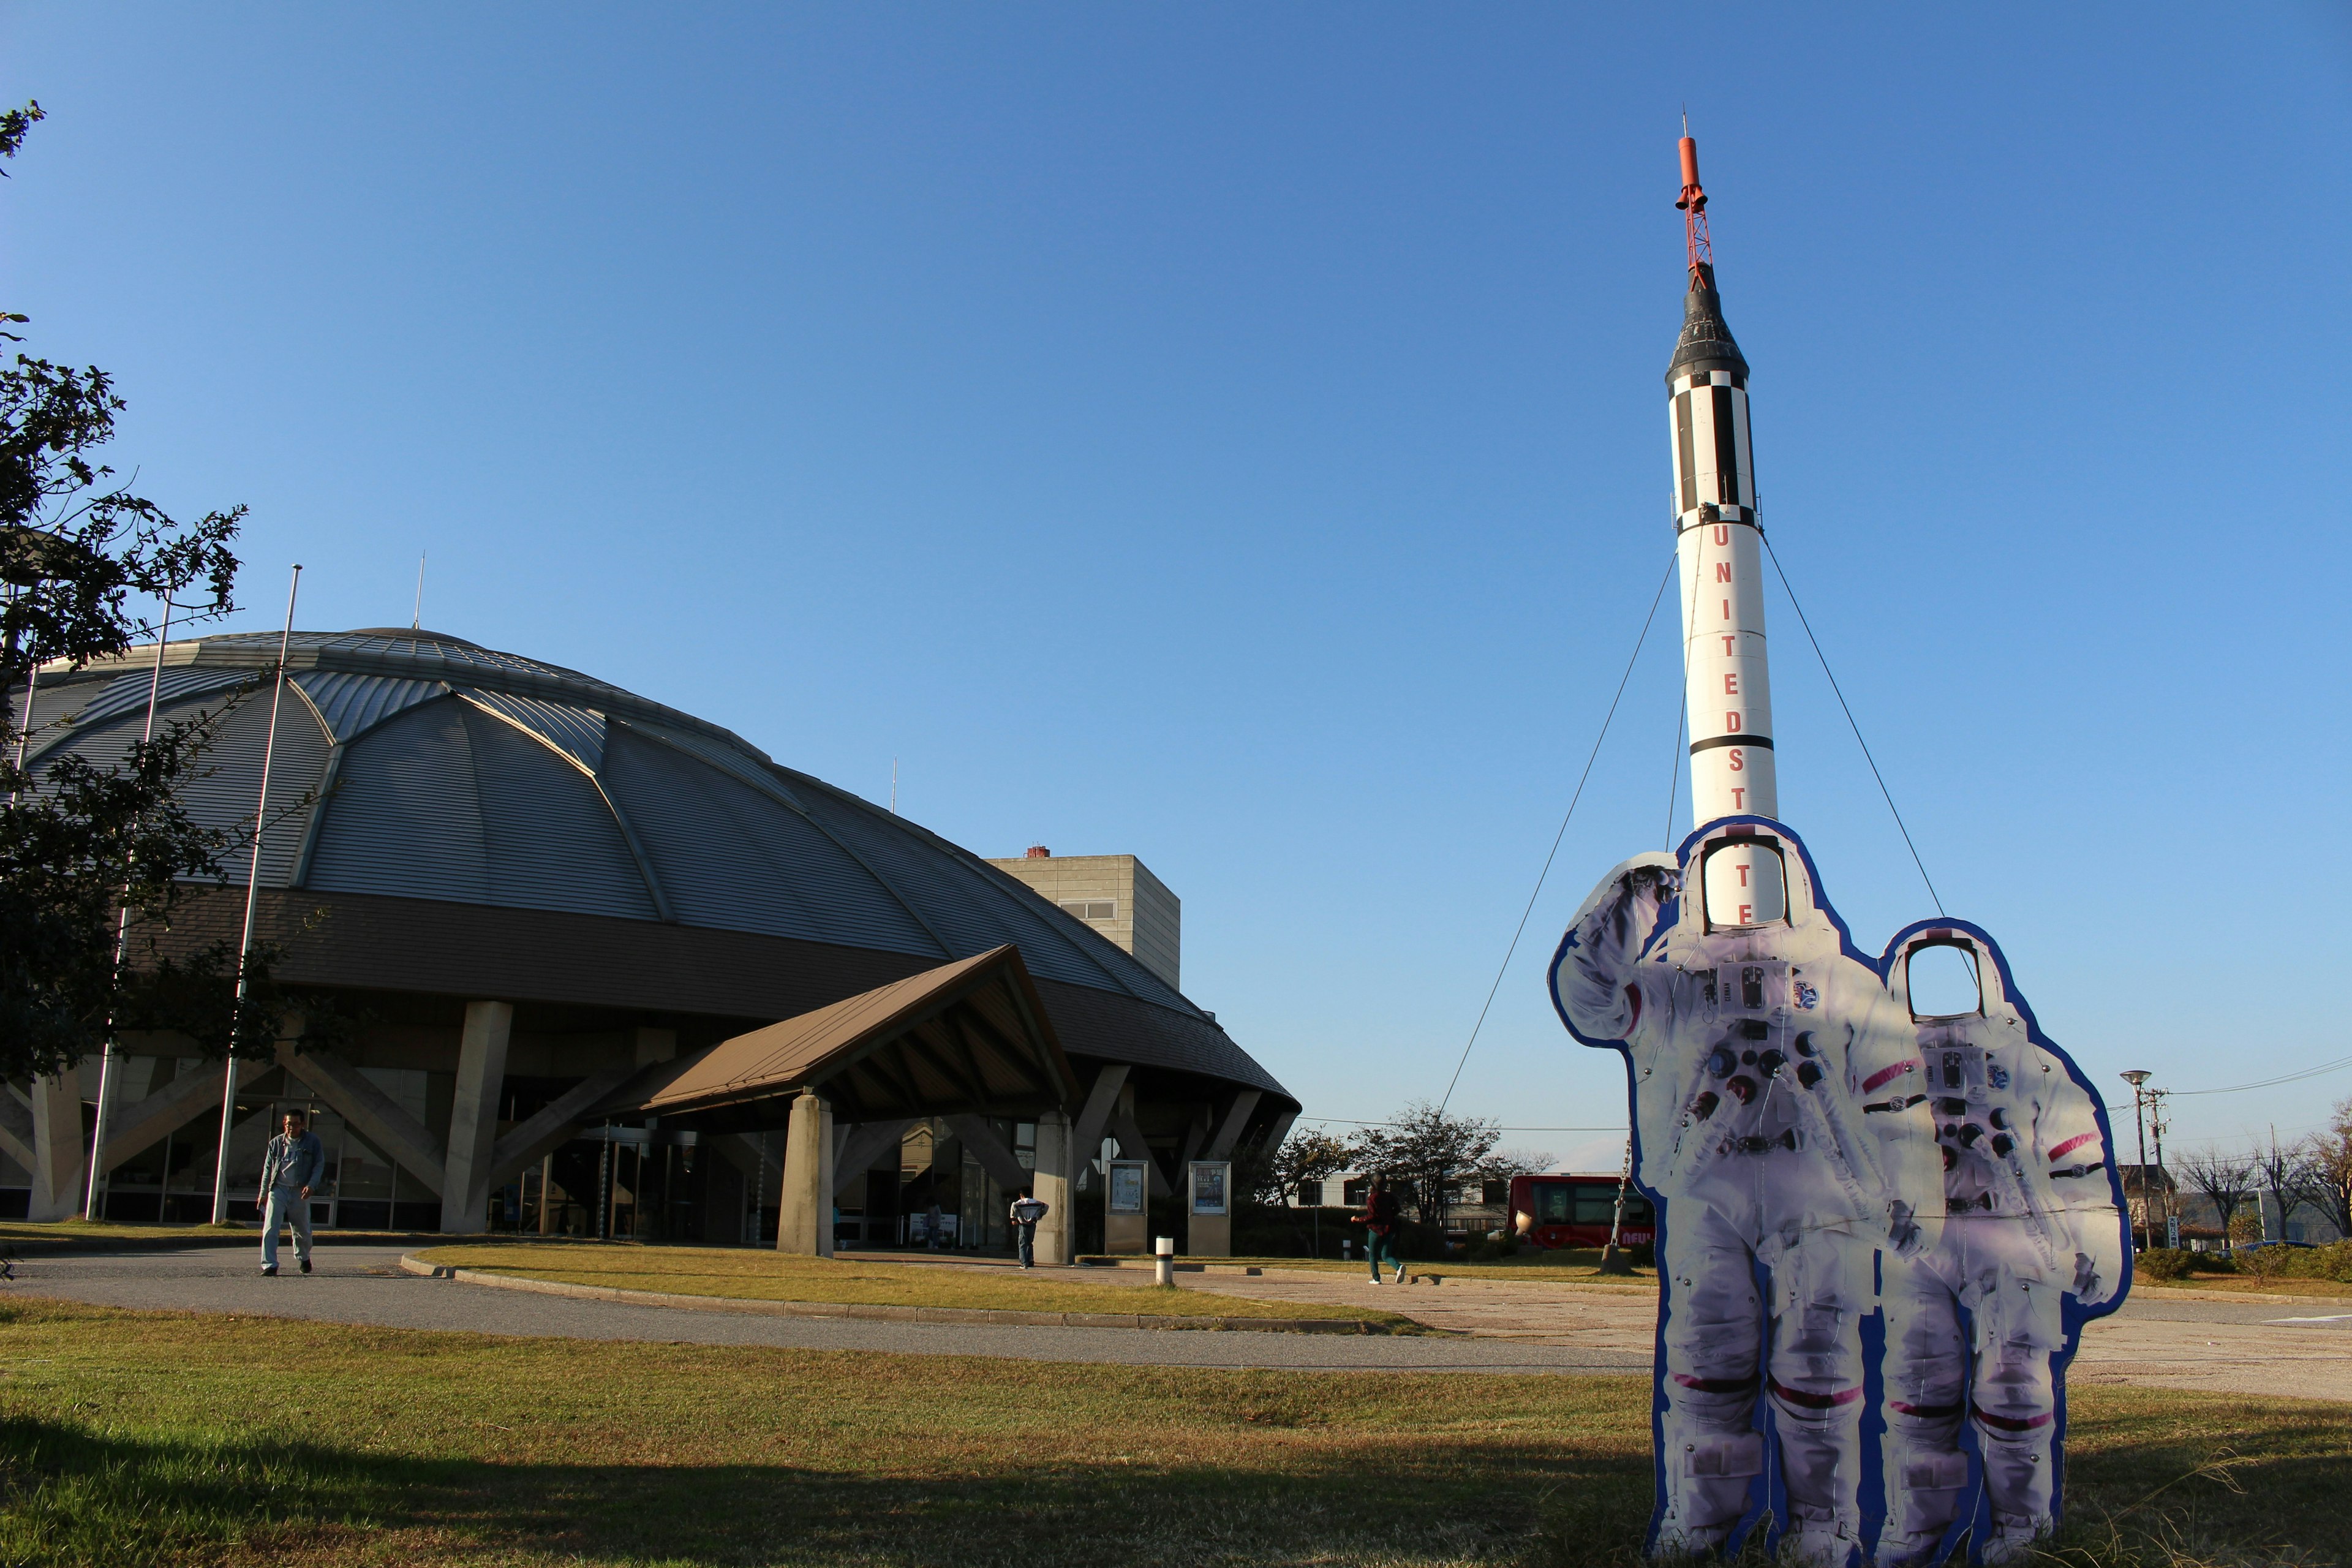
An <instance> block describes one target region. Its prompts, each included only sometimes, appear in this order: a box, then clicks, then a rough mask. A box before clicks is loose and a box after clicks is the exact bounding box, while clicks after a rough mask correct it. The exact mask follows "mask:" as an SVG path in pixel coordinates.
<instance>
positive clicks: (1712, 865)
mask: <svg viewBox="0 0 2352 1568" xmlns="http://www.w3.org/2000/svg"><path fill="white" fill-rule="evenodd" d="M1699 882H1700V885H1701V886H1702V887H1703V888H1704V889H1706V924H1707V929H1708V930H1709V931H1744V930H1752V929H1754V928H1755V927H1758V926H1767V925H1777V924H1779V923H1780V922H1781V921H1786V920H1787V919H1788V918H1789V873H1788V868H1787V866H1786V864H1785V863H1784V862H1783V861H1782V860H1781V858H1780V844H1779V843H1778V841H1776V840H1774V839H1771V838H1767V837H1758V836H1756V835H1753V834H1739V835H1736V836H1728V835H1727V836H1726V837H1722V838H1718V839H1717V840H1715V841H1714V842H1713V843H1711V844H1709V845H1707V846H1706V848H1705V849H1704V850H1703V851H1702V852H1701V853H1700V856H1699Z"/></svg>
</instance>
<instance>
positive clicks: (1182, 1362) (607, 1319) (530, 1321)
mask: <svg viewBox="0 0 2352 1568" xmlns="http://www.w3.org/2000/svg"><path fill="white" fill-rule="evenodd" d="M401 1250H402V1249H401V1248H398V1247H320V1248H319V1249H318V1252H317V1255H316V1258H317V1263H318V1268H319V1271H318V1272H317V1273H315V1274H313V1275H310V1277H308V1278H307V1279H306V1278H304V1277H303V1276H301V1275H299V1274H295V1273H293V1272H291V1271H290V1262H289V1272H287V1273H285V1274H281V1275H279V1276H278V1278H277V1279H262V1278H261V1277H260V1275H259V1274H258V1272H257V1268H256V1267H255V1265H254V1263H253V1262H252V1260H251V1259H250V1258H248V1257H247V1255H246V1254H245V1253H243V1252H242V1251H238V1252H229V1251H226V1250H224V1249H221V1248H216V1247H215V1248H204V1249H198V1250H190V1251H185V1252H140V1253H127V1252H126V1253H100V1252H85V1253H76V1254H72V1255H69V1256H53V1257H44V1258H32V1259H29V1260H25V1261H20V1262H18V1263H17V1265H16V1283H15V1284H13V1285H5V1286H0V1290H5V1291H9V1292H14V1293H18V1294H23V1295H42V1296H64V1297H69V1298H71V1299H73V1300H80V1301H95V1302H100V1303H102V1304H104V1305H108V1306H115V1307H137V1308H147V1309H154V1310H179V1311H204V1312H259V1313H270V1314H275V1315H278V1316H282V1317H289V1318H315V1319H320V1320H322V1321H329V1322H340V1323H372V1324H379V1325H382V1326H383V1327H386V1328H403V1329H451V1330H459V1331H469V1332H474V1333H489V1334H545V1335H554V1336H560V1337H564V1338H572V1339H593V1340H659V1341H666V1342H682V1343H688V1344H708V1345H780V1346H785V1347H788V1348H792V1349H795V1350H835V1351H888V1352H899V1353H905V1354H916V1355H990V1356H1008V1357H1013V1358H1017V1359H1021V1360H1028V1361H1065V1362H1114V1363H1128V1364H1131V1365H1140V1366H1211V1367H1289V1368H1307V1369H1323V1370H1331V1371H1350V1372H1486V1373H1496V1372H1518V1373H1640V1372H1646V1371H1648V1370H1649V1365H1650V1358H1649V1356H1648V1355H1647V1353H1643V1354H1639V1355H1633V1354H1628V1353H1625V1352H1609V1351H1598V1350H1582V1349H1579V1348H1577V1347H1574V1346H1563V1345H1543V1346H1535V1347H1529V1346H1526V1345H1522V1344H1517V1343H1512V1342H1504V1341H1482V1340H1461V1339H1433V1338H1432V1339H1394V1338H1389V1337H1386V1336H1366V1337H1361V1338H1359V1337H1356V1336H1352V1335H1349V1336H1342V1335H1334V1334H1261V1333H1217V1332H1213V1331H1190V1330H1188V1331H1164V1330H1156V1329H1045V1328H1019V1327H997V1326H995V1325H992V1324H985V1323H883V1322H868V1321H853V1320H845V1319H833V1318H763V1317H754V1316H751V1315H749V1314H743V1313H735V1312H710V1311H697V1310H692V1309H690V1308H678V1307H635V1306H624V1305H621V1304H619V1303H617V1302H611V1301H593V1300H574V1299H572V1298H570V1297H563V1296H541V1295H537V1294H534V1293H528V1292H524V1291H520V1290H500V1289H492V1288H489V1287H486V1286H479V1285H461V1284H457V1283H456V1282H454V1281H450V1280H446V1279H420V1278H418V1277H416V1276H415V1275H408V1274H403V1273H401V1272H400V1271H399V1268H398V1262H399V1258H400V1254H401ZM289 1259H290V1252H289Z"/></svg>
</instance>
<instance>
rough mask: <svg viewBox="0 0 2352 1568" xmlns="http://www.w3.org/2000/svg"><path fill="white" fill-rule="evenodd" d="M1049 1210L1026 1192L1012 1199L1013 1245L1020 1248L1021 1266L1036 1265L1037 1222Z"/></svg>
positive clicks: (1033, 1266)
mask: <svg viewBox="0 0 2352 1568" xmlns="http://www.w3.org/2000/svg"><path fill="white" fill-rule="evenodd" d="M1051 1212H1052V1211H1051V1210H1050V1209H1048V1208H1047V1206H1046V1205H1044V1204H1042V1203H1039V1202H1038V1201H1037V1200H1036V1199H1035V1198H1034V1197H1031V1196H1030V1195H1029V1194H1027V1193H1026V1192H1024V1193H1022V1194H1021V1195H1020V1196H1018V1197H1016V1198H1014V1199H1013V1208H1012V1211H1011V1216H1010V1217H1011V1218H1012V1221H1013V1245H1014V1246H1015V1247H1018V1248H1019V1249H1020V1253H1021V1267H1022V1268H1036V1267H1037V1222H1038V1221H1039V1220H1041V1219H1044V1218H1045V1215H1047V1214H1049V1213H1051Z"/></svg>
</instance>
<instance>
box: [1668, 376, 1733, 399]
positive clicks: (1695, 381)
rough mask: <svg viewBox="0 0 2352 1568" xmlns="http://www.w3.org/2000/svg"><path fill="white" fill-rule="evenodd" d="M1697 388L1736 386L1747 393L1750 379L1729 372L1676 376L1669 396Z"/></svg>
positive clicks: (1669, 390)
mask: <svg viewBox="0 0 2352 1568" xmlns="http://www.w3.org/2000/svg"><path fill="white" fill-rule="evenodd" d="M1695 386H1736V387H1738V388H1739V389H1740V390H1741V391H1743V392H1745V391H1746V390H1747V389H1748V378H1747V377H1746V376H1744V375H1740V374H1736V373H1734V372H1732V371H1727V370H1703V371H1700V372H1698V373H1697V374H1695V375H1678V376H1676V377H1675V381H1674V384H1673V386H1672V387H1670V388H1669V389H1668V395H1669V396H1671V395H1674V394H1675V393H1677V392H1688V391H1689V390H1690V389H1691V388H1692V387H1695Z"/></svg>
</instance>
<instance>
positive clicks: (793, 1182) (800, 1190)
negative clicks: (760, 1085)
mask: <svg viewBox="0 0 2352 1568" xmlns="http://www.w3.org/2000/svg"><path fill="white" fill-rule="evenodd" d="M777 1197H778V1199H779V1200H780V1201H779V1212H778V1214H777V1216H776V1250H777V1251H778V1252H796V1253H799V1254H800V1255H801V1256H802V1257H803V1258H830V1257H832V1256H833V1108H832V1107H831V1106H829V1105H827V1104H825V1102H824V1100H821V1099H819V1098H818V1097H817V1095H816V1094H815V1093H814V1091H808V1092H804V1093H803V1094H802V1095H801V1097H800V1098H799V1099H797V1100H793V1112H792V1120H791V1121H789V1122H787V1123H786V1124H785V1130H784V1176H783V1181H782V1184H781V1188H780V1190H779V1192H778V1193H777Z"/></svg>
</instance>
